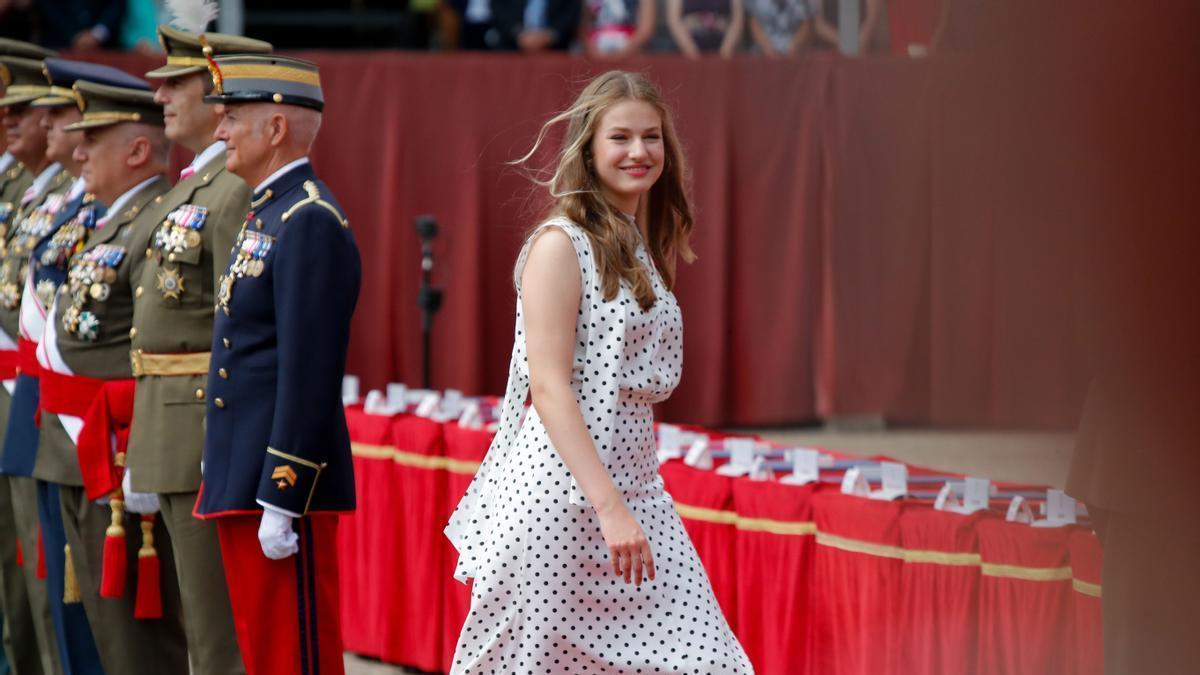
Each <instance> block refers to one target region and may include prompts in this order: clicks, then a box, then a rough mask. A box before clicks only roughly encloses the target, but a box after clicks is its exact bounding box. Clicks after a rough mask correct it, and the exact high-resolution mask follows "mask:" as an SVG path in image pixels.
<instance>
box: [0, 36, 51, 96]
mask: <svg viewBox="0 0 1200 675" xmlns="http://www.w3.org/2000/svg"><path fill="white" fill-rule="evenodd" d="M54 55H55V53H54V52H52V51H50V50H49V49H45V48H42V47H39V46H37V45H35V44H32V43H29V42H22V41H20V40H13V39H10V38H0V85H3V86H2V87H0V93H3V94H4V96H3V97H2V98H0V106H8V105H21V104H24V103H29V102H30V101H32V100H33V99H35V98H38V97H39V96H45V95H46V93H47V91H48V90H49V87H48V86H46V78H45V77H44V76H43V75H42V59H44V58H46V57H48V56H54Z"/></svg>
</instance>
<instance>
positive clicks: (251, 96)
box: [204, 54, 325, 111]
mask: <svg viewBox="0 0 1200 675" xmlns="http://www.w3.org/2000/svg"><path fill="white" fill-rule="evenodd" d="M209 70H211V71H212V78H213V91H212V94H210V95H208V96H205V97H204V102H205V103H286V104H289V105H298V106H303V107H305V108H312V109H313V110H318V111H319V110H322V109H324V107H325V96H324V94H322V93H321V73H320V71H319V70H318V69H317V64H315V63H312V62H311V61H305V60H303V59H297V58H292V57H290V56H275V55H273V54H263V55H260V54H230V55H229V56H218V57H216V58H214V59H213V63H212V65H210V66H209Z"/></svg>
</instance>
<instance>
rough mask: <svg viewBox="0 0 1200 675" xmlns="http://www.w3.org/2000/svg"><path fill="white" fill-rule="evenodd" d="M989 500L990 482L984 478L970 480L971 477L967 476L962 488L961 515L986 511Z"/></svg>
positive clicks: (990, 496) (990, 494)
mask: <svg viewBox="0 0 1200 675" xmlns="http://www.w3.org/2000/svg"><path fill="white" fill-rule="evenodd" d="M991 499H992V481H990V480H988V479H986V478H972V477H971V476H967V480H966V484H965V487H964V488H963V501H962V506H961V509H962V513H975V512H977V511H987V509H988V504H989V503H990V502H991Z"/></svg>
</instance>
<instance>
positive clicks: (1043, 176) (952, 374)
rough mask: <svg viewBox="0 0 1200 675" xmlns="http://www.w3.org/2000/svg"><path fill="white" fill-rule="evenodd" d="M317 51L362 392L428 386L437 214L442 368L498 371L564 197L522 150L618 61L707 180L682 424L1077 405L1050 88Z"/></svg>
mask: <svg viewBox="0 0 1200 675" xmlns="http://www.w3.org/2000/svg"><path fill="white" fill-rule="evenodd" d="M301 56H305V57H308V58H311V59H314V60H315V61H317V62H318V64H319V65H320V67H321V79H322V84H323V87H324V90H325V96H326V99H327V107H326V112H325V116H324V123H323V126H322V130H321V135H320V138H319V140H318V142H317V146H316V148H315V149H314V152H313V161H314V164H315V167H316V170H317V173H318V174H319V175H320V176H321V177H322V178H323V179H324V180H325V181H326V182H327V183H328V184H329V186H330V188H331V190H332V191H333V192H334V193H335V195H336V196H337V198H338V200H339V201H340V202H341V203H342V205H343V206H344V207H345V209H346V211H347V212H348V214H349V220H350V224H351V227H352V228H353V229H354V233H355V236H356V237H357V240H358V244H359V247H360V250H361V252H362V257H363V272H364V276H363V281H364V283H363V291H362V295H361V297H360V298H359V303H358V307H357V310H356V313H355V319H354V329H353V334H352V342H351V350H350V357H349V364H348V370H349V372H351V373H355V374H358V375H360V376H362V378H363V384H364V386H365V387H368V388H377V387H382V386H383V385H384V384H385V383H387V382H389V381H403V382H407V383H409V384H416V383H419V382H420V380H421V370H420V369H421V354H420V344H421V339H420V335H421V334H420V313H419V310H418V308H417V305H416V297H417V289H418V285H419V262H420V251H419V241H418V238H417V236H416V232H415V228H414V226H413V220H414V218H415V217H416V216H417V215H418V214H424V213H429V214H433V215H435V216H436V217H437V219H438V223H439V226H440V229H441V235H440V237H439V238H438V240H437V242H436V244H435V247H434V250H435V255H436V261H437V264H436V268H435V271H434V279H435V283H437V284H438V285H440V286H442V287H444V288H445V290H446V297H445V304H444V307H443V308H442V311H441V313H440V314H439V315H438V317H437V320H436V324H435V328H434V333H433V345H434V347H433V348H434V356H433V368H432V371H433V372H432V374H433V383H434V385H435V386H436V387H438V388H456V389H461V390H464V391H466V392H469V393H496V392H499V391H502V390H503V386H504V377H505V375H506V373H507V365H508V358H509V354H510V349H511V345H512V335H513V308H514V293H513V289H512V282H511V277H512V275H511V271H512V264H513V261H514V258H515V256H516V252H517V250H518V248H519V246H520V244H521V241H522V237H523V233H524V232H525V231H526V230H528V229H529V228H530V227H531V226H532V225H534V224H535V223H536V222H537V220H538V218H539V217H540V216H541V215H542V214H543V213H544V210H545V208H546V206H547V201H546V198H545V193H544V191H543V190H541V189H539V188H535V187H534V186H533V185H532V184H531V183H530V181H529V180H528V178H527V176H526V175H524V173H523V172H522V170H520V169H518V168H517V167H513V166H511V165H509V164H508V162H510V161H511V160H513V159H516V158H518V157H520V156H521V155H522V154H524V153H525V151H526V150H528V148H529V147H530V145H531V143H532V141H533V139H534V137H535V134H536V133H537V130H538V128H539V126H540V124H541V123H542V122H543V121H544V120H546V119H548V118H549V117H550V116H551V115H552V114H553V113H555V112H556V111H558V110H561V109H563V108H564V107H565V106H566V105H568V104H569V103H570V101H571V99H572V95H573V93H574V92H576V91H578V90H579V88H580V87H581V86H582V85H583V83H584V82H585V81H586V80H587V79H588V78H589V77H590V76H592V75H595V74H597V73H599V72H601V71H603V70H604V69H607V68H609V67H624V68H631V69H636V70H639V71H644V72H646V73H648V74H649V75H650V76H651V77H652V78H653V79H654V80H655V81H656V82H658V83H659V84H660V85H661V87H662V89H663V91H664V93H665V95H666V97H667V99H668V101H669V102H670V104H671V106H672V108H673V109H674V111H675V115H676V119H677V123H678V129H679V133H680V137H681V140H682V142H683V145H684V146H685V150H686V152H687V156H688V159H689V163H690V169H691V176H692V193H693V197H694V206H695V215H696V220H697V222H696V232H695V237H694V245H695V249H696V252H697V253H698V255H699V260H698V261H697V262H696V264H694V265H691V266H685V267H683V269H682V270H681V272H680V274H679V279H678V287H677V294H678V296H679V300H680V303H681V305H682V307H683V311H684V316H685V320H686V326H687V328H686V331H685V345H684V347H685V353H686V360H687V367H686V368H685V374H684V379H683V382H682V384H681V386H680V388H679V390H678V391H677V392H676V394H675V396H674V397H673V398H672V399H671V400H670V401H669V402H668V403H667V404H666V405H665V406H664V407H663V410H662V411H661V412H662V414H663V417H664V419H667V420H676V421H684V422H693V423H701V424H706V425H710V426H711V425H733V424H740V425H754V424H787V423H796V422H801V421H806V420H811V419H814V418H817V417H826V416H832V415H846V414H859V413H869V414H883V415H886V416H887V417H889V418H892V419H895V420H900V421H907V422H916V423H933V424H973V425H989V426H990V425H995V426H1037V427H1048V426H1062V425H1070V424H1072V423H1073V422H1074V418H1075V414H1076V408H1077V403H1078V400H1079V392H1080V390H1081V388H1082V387H1081V386H1080V382H1081V378H1080V376H1079V374H1078V367H1077V366H1078V363H1077V359H1076V358H1075V356H1074V353H1073V349H1072V339H1073V337H1072V325H1071V320H1070V311H1069V306H1068V305H1069V303H1068V302H1067V299H1068V297H1069V290H1070V285H1069V283H1067V280H1068V277H1069V275H1068V267H1067V265H1066V263H1065V262H1064V255H1063V253H1064V246H1065V242H1064V241H1063V240H1062V237H1061V236H1059V232H1060V230H1061V229H1062V228H1056V227H1054V225H1055V222H1054V215H1055V213H1056V209H1055V207H1056V204H1057V203H1058V202H1057V200H1058V199H1059V198H1060V197H1059V194H1060V192H1059V191H1058V190H1057V189H1056V188H1057V187H1059V186H1058V185H1056V184H1055V183H1054V181H1052V180H1051V178H1053V177H1054V176H1057V175H1059V174H1061V172H1055V171H1053V169H1054V166H1053V164H1052V162H1051V161H1050V160H1049V159H1047V152H1046V149H1047V148H1058V147H1062V141H1061V140H1060V141H1056V142H1049V141H1048V134H1050V132H1051V131H1055V129H1053V128H1049V127H1047V126H1046V125H1042V126H1041V127H1036V126H1035V125H1033V124H1032V122H1034V121H1038V120H1039V119H1040V118H1036V117H1035V116H1034V115H1035V113H1034V112H1030V110H1029V109H1030V108H1032V109H1033V110H1034V111H1036V110H1038V109H1042V108H1046V107H1047V106H1049V102H1050V101H1051V99H1048V98H1047V96H1048V95H1047V94H1046V93H1045V92H1039V91H1038V90H1027V88H1023V80H1021V79H1020V78H1015V77H1013V76H1011V75H1008V76H1007V77H1002V76H1001V75H1003V74H1004V73H1007V72H1009V71H1006V70H1001V71H1000V73H999V74H996V75H995V76H993V73H991V71H990V70H989V67H990V66H988V64H987V63H985V62H982V61H979V60H977V59H974V58H972V57H969V56H960V55H948V56H945V57H938V58H931V59H921V60H913V59H899V58H894V57H890V56H880V57H870V58H861V59H853V60H848V59H843V58H840V57H837V56H836V55H830V54H816V55H812V56H809V57H806V58H804V59H801V60H799V61H778V60H766V59H755V58H739V59H734V60H732V61H722V60H717V59H704V60H700V61H688V60H685V59H682V58H677V57H671V56H658V57H645V58H641V59H638V60H634V61H628V62H617V63H607V62H605V63H598V62H589V61H586V60H582V59H577V58H570V57H566V56H543V57H525V56H517V55H486V56H484V55H435V54H413V53H399V52H366V53H326V52H311V53H303V54H301ZM104 58H105V59H107V60H109V61H113V62H115V63H117V64H118V65H124V66H126V67H128V68H129V69H130V70H131V71H133V72H142V71H144V70H146V69H147V68H148V67H150V66H152V65H154V64H155V63H156V61H155V60H154V59H147V58H145V57H140V56H124V55H108V56H105V57H104ZM1051 154H1053V153H1051ZM550 159H551V156H550V154H549V153H545V154H543V155H542V156H541V157H539V158H538V160H539V161H540V162H541V163H543V164H544V163H546V162H549V161H550ZM178 161H182V154H179V156H178V158H177V162H178ZM1064 194H1065V193H1064ZM314 320H319V318H318V317H314Z"/></svg>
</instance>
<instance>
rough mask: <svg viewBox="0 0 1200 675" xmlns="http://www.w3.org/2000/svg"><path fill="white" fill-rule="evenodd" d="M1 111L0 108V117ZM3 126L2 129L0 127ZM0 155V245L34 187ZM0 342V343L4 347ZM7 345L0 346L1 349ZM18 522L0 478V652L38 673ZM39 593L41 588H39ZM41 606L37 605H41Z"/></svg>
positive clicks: (9, 361) (0, 415)
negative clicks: (0, 647)
mask: <svg viewBox="0 0 1200 675" xmlns="http://www.w3.org/2000/svg"><path fill="white" fill-rule="evenodd" d="M0 54H7V55H11V56H18V57H26V58H31V59H40V58H44V57H46V56H50V55H51V54H52V52H49V51H48V50H45V49H42V48H41V47H38V46H36V45H32V44H29V43H26V42H19V41H16V40H10V39H8V38H0ZM11 81H12V75H11V73H10V72H9V71H8V68H7V66H5V65H3V63H0V96H4V95H5V94H6V87H7V85H8V84H9V83H11ZM4 111H5V108H3V107H0V118H2V117H3V116H4ZM0 126H2V125H0ZM0 138H2V139H3V147H4V154H3V155H0V241H3V240H4V239H5V236H4V235H5V234H7V232H9V230H10V226H11V224H12V219H13V217H14V216H15V215H16V211H17V208H18V206H19V205H20V200H21V196H22V195H23V194H24V193H25V191H26V190H27V189H29V187H30V185H32V184H33V178H34V177H33V174H31V173H30V172H29V171H27V170H26V169H25V166H24V164H22V162H21V161H20V160H18V159H17V157H16V156H15V155H14V154H13V153H12V151H11V150H10V149H9V147H8V145H9V144H8V133H7V130H6V129H0ZM3 341H4V340H3V338H0V342H3ZM3 346H6V345H0V347H3ZM16 370H17V352H16V349H3V348H0V380H2V381H3V383H4V386H2V387H0V429H6V428H7V427H8V408H9V404H10V403H11V393H10V392H11V389H12V388H15V387H16ZM17 557H18V555H17V523H16V517H15V515H14V514H13V506H12V495H11V491H10V489H9V482H8V479H7V478H6V477H3V476H0V601H2V602H3V611H4V620H5V624H6V625H5V630H4V634H5V636H4V637H5V640H4V648H5V652H6V653H7V655H8V662H9V664H10V666H11V667H12V669H13V670H14V671H15V672H17V673H19V674H21V675H24V674H25V673H32V674H37V673H41V672H43V669H42V658H41V655H40V654H39V650H38V637H37V635H38V629H37V628H35V625H34V619H33V613H32V611H31V608H30V599H29V591H28V589H27V588H26V580H25V578H24V575H23V573H22V570H21V567H20V566H18V564H17ZM42 592H43V593H44V592H45V590H44V588H43V589H42ZM45 602H46V601H44V600H43V601H42V604H41V606H45Z"/></svg>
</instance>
